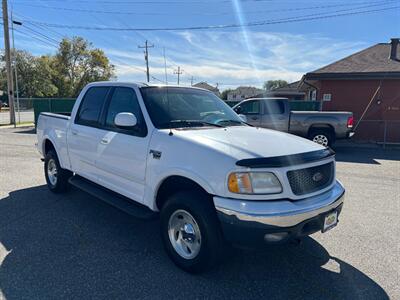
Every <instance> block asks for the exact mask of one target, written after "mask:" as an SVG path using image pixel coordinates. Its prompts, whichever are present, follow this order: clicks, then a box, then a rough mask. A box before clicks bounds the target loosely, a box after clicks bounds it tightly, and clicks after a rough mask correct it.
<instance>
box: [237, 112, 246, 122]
mask: <svg viewBox="0 0 400 300" xmlns="http://www.w3.org/2000/svg"><path fill="white" fill-rule="evenodd" d="M239 118H241V119H242V121H243V122H245V123H247V117H246V116H245V115H242V114H239Z"/></svg>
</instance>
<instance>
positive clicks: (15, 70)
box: [11, 10, 22, 123]
mask: <svg viewBox="0 0 400 300" xmlns="http://www.w3.org/2000/svg"><path fill="white" fill-rule="evenodd" d="M14 24H15V25H20V26H21V25H22V22H18V21H14V19H13V13H12V10H11V35H12V48H13V54H14V72H15V94H16V95H17V111H18V123H21V110H20V106H19V90H18V71H17V51H16V50H15V39H14Z"/></svg>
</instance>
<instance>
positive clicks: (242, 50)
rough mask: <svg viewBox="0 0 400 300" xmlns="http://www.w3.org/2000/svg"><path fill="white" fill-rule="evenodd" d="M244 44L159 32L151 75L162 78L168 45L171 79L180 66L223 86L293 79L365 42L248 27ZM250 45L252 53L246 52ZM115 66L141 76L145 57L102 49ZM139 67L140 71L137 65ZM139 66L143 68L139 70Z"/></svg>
mask: <svg viewBox="0 0 400 300" xmlns="http://www.w3.org/2000/svg"><path fill="white" fill-rule="evenodd" d="M247 35H248V37H249V38H248V40H249V41H250V42H251V43H252V47H250V48H249V47H247V45H245V42H244V40H243V35H242V33H241V32H228V31H217V32H215V31H212V32H211V31H198V32H179V33H164V34H163V35H161V34H160V35H157V36H156V37H154V40H157V45H156V48H151V49H150V72H151V75H152V76H154V77H157V78H159V79H161V80H164V74H165V70H164V57H163V55H162V47H164V46H165V47H166V54H167V65H168V68H167V73H168V77H169V81H170V82H171V81H175V80H176V76H174V75H173V70H174V69H175V68H176V67H177V65H179V66H181V68H182V69H183V70H184V74H183V75H182V81H183V82H184V83H188V82H189V80H190V77H191V76H194V78H195V81H207V82H210V83H214V84H215V83H217V82H218V83H219V84H220V85H221V87H222V88H226V87H231V86H237V85H246V84H249V85H256V86H261V84H262V82H264V81H266V80H270V79H285V80H287V81H295V80H298V79H300V78H301V76H302V75H303V74H304V73H306V72H310V71H313V70H315V69H317V68H319V67H322V66H324V65H326V64H328V63H331V62H333V61H335V60H337V59H340V58H342V57H345V56H347V55H349V54H351V53H353V52H355V51H357V50H359V49H361V48H363V47H365V46H366V45H365V44H364V43H360V42H345V41H338V40H333V39H330V38H327V37H323V36H320V35H307V36H305V35H300V34H289V33H274V32H254V31H248V32H247ZM248 49H252V50H251V51H252V53H248V51H249V50H248ZM105 51H106V53H107V54H108V55H109V56H110V58H111V61H112V62H113V63H114V64H115V65H116V69H117V76H118V77H119V79H120V80H140V81H143V80H144V79H145V75H144V70H145V67H144V57H143V53H142V51H139V49H132V51H126V50H121V49H106V50H105ZM138 68H139V69H138ZM141 70H142V71H141Z"/></svg>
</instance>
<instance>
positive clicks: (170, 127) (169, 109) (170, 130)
mask: <svg viewBox="0 0 400 300" xmlns="http://www.w3.org/2000/svg"><path fill="white" fill-rule="evenodd" d="M165 88H166V89H167V102H168V115H169V116H171V108H170V105H169V87H168V86H166V87H165ZM168 135H169V136H172V135H174V133H173V132H172V124H171V120H169V133H168Z"/></svg>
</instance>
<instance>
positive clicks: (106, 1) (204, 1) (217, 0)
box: [15, 0, 274, 5]
mask: <svg viewBox="0 0 400 300" xmlns="http://www.w3.org/2000/svg"><path fill="white" fill-rule="evenodd" d="M241 1H242V2H274V0H241ZM24 2H32V1H31V0H21V1H15V3H24ZM38 2H66V3H74V2H79V3H91V4H93V3H96V4H98V3H104V4H157V5H159V4H164V5H170V4H179V5H182V4H187V5H193V4H201V5H202V4H206V5H209V4H210V3H211V4H215V3H229V4H230V3H231V2H232V1H231V0H208V1H207V0H201V1H185V0H182V1H136V0H132V1H110V0H99V1H95V2H94V1H90V0H68V1H67V0H39V1H38Z"/></svg>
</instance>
